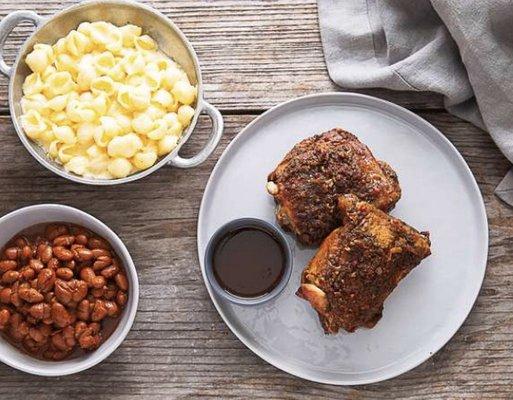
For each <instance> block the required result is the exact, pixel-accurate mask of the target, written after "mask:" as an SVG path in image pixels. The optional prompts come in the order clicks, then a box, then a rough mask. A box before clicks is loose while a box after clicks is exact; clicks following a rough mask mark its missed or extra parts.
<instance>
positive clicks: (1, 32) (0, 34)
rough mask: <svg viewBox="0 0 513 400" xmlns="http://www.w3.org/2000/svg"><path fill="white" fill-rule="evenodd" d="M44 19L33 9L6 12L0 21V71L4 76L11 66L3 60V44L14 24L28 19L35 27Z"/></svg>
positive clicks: (8, 74) (14, 26) (7, 74)
mask: <svg viewBox="0 0 513 400" xmlns="http://www.w3.org/2000/svg"><path fill="white" fill-rule="evenodd" d="M44 20H45V19H44V18H43V17H41V16H40V15H38V14H36V13H35V12H34V11H28V10H20V11H14V12H12V13H10V14H8V15H7V16H6V17H5V18H4V19H2V20H1V21H0V72H1V73H2V74H4V75H5V76H7V77H8V76H10V75H11V69H12V67H10V66H8V65H7V64H6V63H5V60H4V46H5V41H6V40H7V37H8V36H9V34H10V33H11V32H12V30H13V29H14V28H16V26H17V25H18V24H19V23H20V22H22V21H30V22H32V23H33V24H34V25H35V26H36V27H37V26H39V25H41V23H42V22H43V21H44Z"/></svg>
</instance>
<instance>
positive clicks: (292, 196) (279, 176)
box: [267, 128, 401, 245]
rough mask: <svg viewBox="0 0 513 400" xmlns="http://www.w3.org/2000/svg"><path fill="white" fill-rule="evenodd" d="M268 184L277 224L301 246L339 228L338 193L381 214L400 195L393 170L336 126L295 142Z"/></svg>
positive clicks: (317, 240)
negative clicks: (293, 234)
mask: <svg viewBox="0 0 513 400" xmlns="http://www.w3.org/2000/svg"><path fill="white" fill-rule="evenodd" d="M267 180H268V182H267V191H268V192H269V193H270V194H271V195H273V196H274V200H275V201H276V203H277V209H276V218H277V219H278V222H279V223H280V225H281V226H282V227H283V228H284V229H286V230H289V231H292V232H294V233H295V234H296V236H297V239H298V240H299V241H300V242H301V243H303V244H305V245H313V244H318V243H320V242H321V241H322V239H324V238H325V237H326V236H327V235H328V234H329V233H330V232H331V231H332V230H333V229H335V228H336V227H337V226H339V225H340V224H339V222H340V221H339V213H338V210H337V204H336V203H337V197H338V196H339V195H342V194H355V195H357V196H358V197H359V198H360V199H362V200H365V201H368V202H370V203H372V204H374V205H375V206H376V207H378V208H380V209H381V210H383V211H389V210H391V209H392V208H393V207H394V205H395V203H396V202H397V201H398V200H399V198H400V197H401V188H400V187H399V181H398V179H397V175H396V173H395V172H394V170H393V169H392V168H391V167H390V166H389V165H388V164H387V163H385V162H383V161H378V160H376V159H375V158H374V156H373V155H372V153H371V151H370V150H369V149H368V148H367V146H365V145H364V144H363V143H362V142H360V141H359V140H358V138H357V137H356V136H354V135H353V134H352V133H349V132H346V131H344V130H342V129H339V128H337V129H332V130H330V131H328V132H325V133H323V134H320V135H316V136H313V137H311V138H308V139H305V140H303V141H301V142H299V143H298V144H296V145H295V146H294V147H293V148H292V150H291V151H290V152H289V153H288V154H287V155H286V156H285V158H284V159H283V160H282V161H281V162H280V164H279V165H278V166H277V167H276V169H275V170H274V171H273V172H271V173H270V174H269V177H268V179H267Z"/></svg>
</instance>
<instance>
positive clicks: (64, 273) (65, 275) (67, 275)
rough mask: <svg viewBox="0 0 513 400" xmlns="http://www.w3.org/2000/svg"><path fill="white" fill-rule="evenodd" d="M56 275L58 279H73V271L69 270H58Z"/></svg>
mask: <svg viewBox="0 0 513 400" xmlns="http://www.w3.org/2000/svg"><path fill="white" fill-rule="evenodd" d="M55 275H57V277H58V278H61V279H64V280H70V279H71V278H73V270H71V269H69V268H57V270H56V271H55Z"/></svg>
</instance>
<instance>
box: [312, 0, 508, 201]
mask: <svg viewBox="0 0 513 400" xmlns="http://www.w3.org/2000/svg"><path fill="white" fill-rule="evenodd" d="M318 6H319V21H320V27H321V36H322V41H323V47H324V55H325V58H326V63H327V66H328V71H329V74H330V77H331V78H332V79H333V81H334V82H335V83H337V84H338V85H340V86H342V87H345V88H353V89H357V88H369V87H383V88H388V89H395V90H413V91H432V92H437V93H440V94H442V95H443V96H444V104H445V107H446V109H447V111H449V112H450V113H452V114H454V115H456V116H458V117H460V118H463V119H465V120H467V121H470V122H471V123H473V124H474V125H476V126H478V127H480V128H482V129H485V130H487V131H488V132H489V133H490V135H491V136H492V138H493V140H494V141H495V143H496V144H497V146H498V147H499V148H500V150H501V151H502V152H503V153H504V155H505V156H506V157H507V158H508V159H509V160H510V161H512V162H513V109H512V108H513V107H512V106H513V104H512V103H513V65H512V60H513V40H512V38H513V23H512V21H513V7H512V6H511V2H510V1H508V0H481V1H469V0H431V1H429V0H318ZM496 194H497V195H498V196H499V197H501V198H502V199H503V200H504V201H506V202H507V203H509V204H510V205H512V206H513V169H512V170H510V172H509V173H508V175H507V176H506V178H505V179H504V180H503V181H502V182H501V184H500V185H499V186H498V188H497V190H496Z"/></svg>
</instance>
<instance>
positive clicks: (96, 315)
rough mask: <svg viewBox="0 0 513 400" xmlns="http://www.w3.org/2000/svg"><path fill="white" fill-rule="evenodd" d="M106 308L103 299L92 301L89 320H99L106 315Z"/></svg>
mask: <svg viewBox="0 0 513 400" xmlns="http://www.w3.org/2000/svg"><path fill="white" fill-rule="evenodd" d="M107 313H108V309H107V307H106V306H105V302H104V301H103V300H100V299H97V300H96V301H95V302H94V308H93V312H92V313H91V320H92V321H94V322H98V321H101V320H102V319H104V318H105V317H106V316H107Z"/></svg>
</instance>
